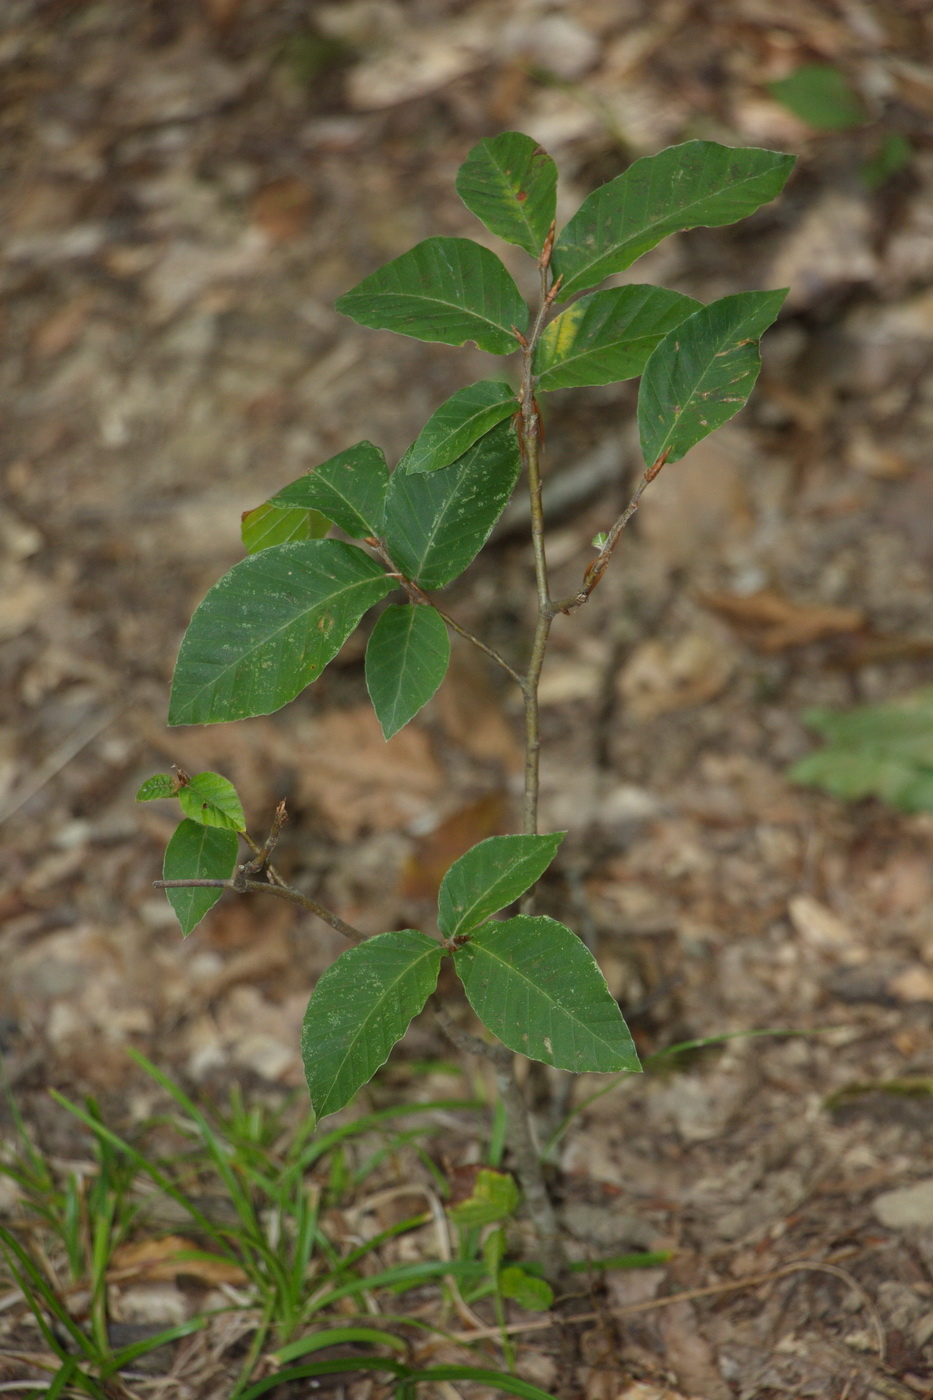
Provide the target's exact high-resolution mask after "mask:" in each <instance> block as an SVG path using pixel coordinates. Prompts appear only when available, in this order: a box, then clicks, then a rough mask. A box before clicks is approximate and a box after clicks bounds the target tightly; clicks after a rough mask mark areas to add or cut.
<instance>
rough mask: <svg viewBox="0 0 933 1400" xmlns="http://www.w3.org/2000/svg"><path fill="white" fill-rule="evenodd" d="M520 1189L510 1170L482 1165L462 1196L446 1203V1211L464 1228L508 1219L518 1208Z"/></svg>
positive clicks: (492, 1223)
mask: <svg viewBox="0 0 933 1400" xmlns="http://www.w3.org/2000/svg"><path fill="white" fill-rule="evenodd" d="M518 1202H519V1191H518V1187H517V1185H516V1184H515V1178H514V1177H513V1176H512V1174H511V1173H510V1172H500V1171H496V1170H495V1169H494V1168H492V1167H481V1168H480V1170H479V1171H478V1172H477V1174H476V1181H475V1182H474V1183H473V1190H472V1191H471V1192H470V1194H469V1196H467V1197H465V1199H464V1200H462V1201H458V1202H457V1204H456V1205H454V1206H450V1207H448V1211H447V1214H448V1215H449V1216H450V1218H451V1220H455V1221H456V1222H457V1224H458V1225H460V1226H462V1227H463V1228H464V1229H469V1228H470V1227H471V1226H473V1225H494V1224H496V1222H497V1221H499V1220H509V1219H510V1218H511V1217H512V1216H513V1215H514V1214H515V1212H516V1210H517V1209H518Z"/></svg>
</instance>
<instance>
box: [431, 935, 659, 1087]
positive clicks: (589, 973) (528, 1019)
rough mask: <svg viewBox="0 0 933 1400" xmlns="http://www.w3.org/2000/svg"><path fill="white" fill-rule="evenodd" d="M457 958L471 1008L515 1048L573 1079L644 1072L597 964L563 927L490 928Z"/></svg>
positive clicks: (467, 944) (455, 955)
mask: <svg viewBox="0 0 933 1400" xmlns="http://www.w3.org/2000/svg"><path fill="white" fill-rule="evenodd" d="M453 958H454V964H455V966H456V969H457V972H458V974H459V976H460V979H461V981H462V982H463V986H464V989H465V991H466V994H467V998H468V999H469V1002H470V1005H471V1006H472V1007H473V1010H474V1011H475V1012H476V1014H477V1016H478V1017H479V1019H480V1020H481V1021H482V1023H483V1025H484V1026H486V1028H487V1029H488V1030H490V1031H492V1033H493V1035H495V1036H498V1038H499V1039H500V1040H501V1041H502V1043H503V1045H507V1046H508V1048H509V1049H510V1050H515V1051H518V1052H519V1053H520V1054H522V1055H528V1056H529V1057H530V1058H531V1059H534V1060H543V1061H544V1063H545V1064H547V1065H556V1066H557V1068H558V1069H567V1070H571V1071H573V1072H574V1073H575V1074H582V1073H586V1072H603V1073H606V1072H609V1071H611V1070H621V1069H626V1070H638V1069H639V1068H640V1065H639V1063H638V1056H637V1054H636V1052H635V1046H634V1043H633V1041H632V1037H631V1035H630V1034H629V1031H628V1027H627V1026H626V1024H625V1022H624V1020H623V1019H622V1013H621V1012H620V1010H619V1008H618V1006H617V1005H616V1003H615V1001H614V1000H613V998H612V996H611V995H610V992H609V988H608V987H607V986H606V979H605V978H604V977H603V974H602V973H601V972H600V970H599V967H598V965H597V963H596V960H595V959H594V957H593V955H592V954H591V953H590V952H589V950H588V949H587V948H586V946H585V945H584V944H583V943H581V941H580V939H579V938H577V936H576V934H574V933H572V932H571V931H570V929H569V928H566V927H565V926H564V925H563V924H559V923H556V922H555V920H554V919H548V918H543V917H542V918H530V917H528V916H526V915H521V914H520V915H518V916H517V917H516V918H514V919H507V920H506V921H505V922H504V923H488V924H484V925H483V927H482V928H480V929H477V930H476V932H475V933H474V934H473V935H472V937H471V938H470V940H469V942H467V943H464V944H463V946H462V947H460V948H458V949H457V950H456V951H455V952H454V955H453Z"/></svg>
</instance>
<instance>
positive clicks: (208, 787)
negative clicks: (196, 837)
mask: <svg viewBox="0 0 933 1400" xmlns="http://www.w3.org/2000/svg"><path fill="white" fill-rule="evenodd" d="M178 801H179V802H180V803H181V810H182V811H183V812H184V814H185V816H186V817H190V818H191V820H192V821H195V822H200V823H201V825H202V826H221V827H224V828H225V829H226V830H227V831H245V829H246V818H245V817H244V815H243V808H242V806H241V805H240V799H239V797H238V796H237V790H236V788H235V787H234V786H233V784H232V783H231V782H230V781H229V780H228V779H227V778H222V777H221V776H220V774H219V773H197V774H195V776H194V777H193V778H189V779H188V781H187V783H184V784H182V786H181V787H180V788H179V789H178Z"/></svg>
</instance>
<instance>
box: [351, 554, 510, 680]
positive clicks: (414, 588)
mask: <svg viewBox="0 0 933 1400" xmlns="http://www.w3.org/2000/svg"><path fill="white" fill-rule="evenodd" d="M366 543H367V544H368V545H369V546H370V548H371V549H372V550H373V551H374V553H376V554H378V556H379V558H380V559H381V560H382V562H383V564H385V566H386V568H387V569H388V570H389V573H390V574H391V575H392V577H393V578H397V579H398V581H399V584H400V585H401V587H402V588H404V590H405V592H406V593H407V594H408V597H409V599H410V600H411V602H412V603H422V604H424V605H425V606H427V607H429V608H433V609H434V611H435V612H436V613H437V615H438V617H440V618H441V619H442V620H443V621H444V622H446V624H447V626H448V627H450V628H452V630H453V631H454V632H456V633H458V635H459V636H461V637H463V638H464V640H465V641H468V642H471V643H472V645H473V646H475V647H476V648H477V649H478V650H479V651H481V652H483V653H484V655H486V656H488V657H489V659H490V660H491V661H494V662H495V663H496V665H497V666H501V668H502V670H503V671H505V673H506V675H507V676H510V677H511V679H512V680H513V681H514V682H515V684H516V685H517V686H522V685H524V681H523V680H522V677H521V676H520V675H519V674H518V672H517V671H516V670H515V669H514V668H513V667H512V666H510V665H509V663H508V662H507V661H506V659H505V657H504V656H500V655H499V653H498V652H497V651H496V650H495V648H494V647H491V646H487V645H486V643H485V642H484V641H482V640H481V639H480V638H479V637H477V636H475V635H474V633H472V632H471V631H470V630H469V628H467V627H463V626H462V625H461V624H460V623H459V622H458V621H457V620H456V618H454V617H451V615H450V613H448V612H445V611H444V609H443V608H439V607H438V606H437V604H436V603H435V601H434V599H433V598H431V597H430V596H429V595H428V594H427V593H425V591H424V589H422V588H419V587H418V585H417V583H413V582H412V580H411V579H410V578H406V577H405V575H404V574H403V573H401V572H400V571H399V570H398V569H397V568H396V567H395V565H394V564H393V562H392V560H391V558H390V557H389V554H388V552H387V551H386V548H385V546H384V545H383V544H381V543H380V541H379V540H377V539H375V538H370V539H368V540H367V541H366Z"/></svg>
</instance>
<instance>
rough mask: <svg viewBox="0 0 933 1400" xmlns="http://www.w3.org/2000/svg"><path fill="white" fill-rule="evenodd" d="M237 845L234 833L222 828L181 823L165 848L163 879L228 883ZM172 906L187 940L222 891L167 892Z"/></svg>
mask: <svg viewBox="0 0 933 1400" xmlns="http://www.w3.org/2000/svg"><path fill="white" fill-rule="evenodd" d="M237 848H238V842H237V838H236V834H235V832H233V831H227V830H225V829H223V828H221V827H216V826H203V825H202V824H201V822H193V821H189V820H188V819H187V818H186V819H185V821H183V822H180V823H179V824H178V826H177V827H176V828H175V831H174V833H173V835H172V838H171V840H170V841H169V843H168V845H167V846H166V848H165V861H164V863H163V866H162V878H163V880H229V879H230V876H231V875H232V874H233V871H234V867H235V866H236V857H237ZM165 894H166V897H167V898H168V902H169V904H170V905H171V906H172V908H173V909H174V911H175V914H176V916H177V918H178V922H179V923H180V924H181V931H182V933H183V934H184V936H185V937H186V938H187V936H188V934H189V933H190V932H191V930H192V929H193V928H195V927H196V926H197V925H198V924H199V923H200V922H201V920H202V919H203V918H204V915H205V914H206V913H207V912H208V910H209V909H213V907H214V905H215V904H216V903H217V901H218V899H219V898H220V896H221V895H222V894H223V890H220V889H210V888H208V889H180V890H166V891H165Z"/></svg>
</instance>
